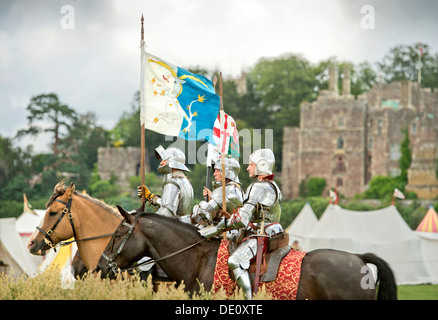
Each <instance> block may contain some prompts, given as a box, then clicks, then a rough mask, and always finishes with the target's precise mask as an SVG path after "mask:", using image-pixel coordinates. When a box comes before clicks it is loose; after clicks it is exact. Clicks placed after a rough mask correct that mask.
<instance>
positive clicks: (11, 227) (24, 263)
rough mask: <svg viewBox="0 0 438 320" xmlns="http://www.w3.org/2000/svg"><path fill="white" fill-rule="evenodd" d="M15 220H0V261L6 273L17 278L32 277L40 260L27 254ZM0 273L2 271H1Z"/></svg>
mask: <svg viewBox="0 0 438 320" xmlns="http://www.w3.org/2000/svg"><path fill="white" fill-rule="evenodd" d="M16 220H17V219H16V218H3V219H0V261H3V263H4V264H5V265H7V267H6V268H5V269H6V270H5V271H6V273H8V274H12V275H13V276H14V277H18V276H20V275H22V274H24V273H26V274H27V275H30V276H32V275H34V274H35V273H36V272H37V271H38V266H39V264H40V263H41V259H39V260H38V261H36V260H35V257H34V256H33V255H31V254H30V253H29V251H28V250H27V248H26V246H24V245H23V243H22V240H21V239H20V236H19V234H18V232H17V230H16ZM0 271H4V270H1V269H0Z"/></svg>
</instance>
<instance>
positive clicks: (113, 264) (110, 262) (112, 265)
mask: <svg viewBox="0 0 438 320" xmlns="http://www.w3.org/2000/svg"><path fill="white" fill-rule="evenodd" d="M139 217H140V215H138V216H137V217H135V220H134V223H133V224H132V225H131V224H129V223H127V222H126V221H125V220H123V221H122V222H121V224H122V225H124V226H125V227H129V230H128V232H127V233H126V234H125V238H124V239H123V240H122V242H121V243H120V245H119V247H118V248H117V250H116V252H114V253H113V254H112V256H111V258H109V257H108V256H107V255H106V254H105V252H102V257H103V258H104V259H105V260H106V262H107V264H108V266H109V267H110V268H111V270H112V271H113V272H114V274H117V273H118V267H117V263H116V262H115V261H114V260H115V259H116V258H117V256H118V255H119V254H120V252H122V250H123V248H124V247H125V245H126V243H127V242H128V239H129V237H130V236H131V234H132V231H133V230H134V227H135V224H136V223H137V220H138V218H139ZM117 229H118V228H117ZM114 236H115V233H114ZM114 236H113V238H112V239H111V240H112V241H111V240H110V243H114ZM108 245H109V243H108Z"/></svg>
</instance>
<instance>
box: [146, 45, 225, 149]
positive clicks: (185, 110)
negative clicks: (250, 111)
mask: <svg viewBox="0 0 438 320" xmlns="http://www.w3.org/2000/svg"><path fill="white" fill-rule="evenodd" d="M141 65H142V70H141V79H140V82H141V84H140V85H141V86H142V88H141V89H142V90H140V95H141V96H140V122H141V124H144V125H145V128H146V129H149V130H152V131H155V132H158V133H161V134H165V135H169V136H178V137H181V138H183V139H185V140H203V141H208V142H210V143H213V144H215V142H214V141H213V126H214V122H215V120H216V118H217V115H218V113H219V102H220V100H219V96H218V95H217V94H216V93H215V90H214V87H213V83H212V82H211V81H210V80H208V79H207V78H206V77H204V76H202V75H198V74H193V73H190V72H188V71H187V70H184V69H183V68H180V67H177V66H174V65H172V64H170V63H168V62H165V61H164V60H161V59H159V58H157V57H155V56H153V55H151V54H149V53H146V52H145V53H144V56H143V57H142V61H141ZM142 91H143V93H142Z"/></svg>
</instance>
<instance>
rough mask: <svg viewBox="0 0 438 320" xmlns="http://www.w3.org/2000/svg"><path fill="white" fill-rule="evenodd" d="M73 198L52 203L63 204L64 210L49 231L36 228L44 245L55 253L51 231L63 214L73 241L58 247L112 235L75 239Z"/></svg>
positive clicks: (63, 242)
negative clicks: (72, 211)
mask: <svg viewBox="0 0 438 320" xmlns="http://www.w3.org/2000/svg"><path fill="white" fill-rule="evenodd" d="M72 200H73V198H70V199H69V200H68V201H67V202H65V201H62V200H59V199H55V200H54V201H58V202H60V203H62V204H65V208H64V210H62V213H61V215H60V216H59V218H58V220H57V221H56V222H55V224H54V225H53V227H52V228H51V229H50V230H49V231H47V232H46V231H44V230H43V229H41V228H40V227H36V228H37V230H38V231H39V232H41V233H42V234H43V235H44V241H45V242H46V244H47V245H48V246H49V247H50V248H52V249H53V250H55V252H56V248H55V247H56V245H55V244H54V242H53V240H52V238H51V237H50V236H51V235H52V234H53V231H54V230H55V228H56V227H57V226H58V224H59V222H61V220H62V218H64V216H65V214H67V217H68V220H69V221H70V225H71V228H72V230H73V237H74V240H71V241H61V242H60V243H59V245H60V246H67V245H69V244H70V243H73V242H78V241H86V240H93V239H99V238H103V237H109V236H112V235H113V234H114V233H107V234H103V235H100V236H94V237H89V238H84V239H76V231H75V224H74V222H73V215H72V214H71V203H72Z"/></svg>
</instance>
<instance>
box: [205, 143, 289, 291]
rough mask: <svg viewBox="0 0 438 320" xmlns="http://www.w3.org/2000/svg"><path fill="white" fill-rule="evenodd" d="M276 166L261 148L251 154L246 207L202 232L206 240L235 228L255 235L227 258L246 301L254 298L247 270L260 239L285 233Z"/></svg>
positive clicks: (273, 160) (245, 200)
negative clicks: (260, 237) (275, 178)
mask: <svg viewBox="0 0 438 320" xmlns="http://www.w3.org/2000/svg"><path fill="white" fill-rule="evenodd" d="M274 164H275V156H274V153H273V152H272V150H270V149H259V150H257V151H255V152H254V153H252V154H251V155H250V157H249V165H248V168H247V171H248V173H249V176H250V177H251V178H254V179H255V180H254V182H253V183H251V185H250V186H249V187H248V188H247V190H246V192H245V195H244V200H243V206H242V207H241V208H239V209H238V211H237V212H235V213H233V214H232V215H231V217H229V218H225V217H223V218H222V220H221V221H220V222H219V224H218V225H217V226H212V227H208V228H203V229H201V230H199V233H200V234H201V235H202V236H204V237H206V238H211V237H214V236H216V235H219V234H221V233H222V232H224V231H227V230H233V229H242V228H247V229H248V230H249V231H250V233H251V235H252V236H250V237H249V238H248V239H247V240H246V241H244V242H242V243H241V244H240V245H239V246H238V247H237V249H236V250H235V251H234V252H233V254H232V255H231V256H230V257H229V259H228V266H229V267H230V269H231V270H232V271H233V273H234V276H235V279H236V282H237V284H238V286H239V287H240V288H241V289H242V290H243V293H244V295H245V298H246V299H252V288H251V280H250V277H249V273H248V269H249V266H250V262H251V261H252V260H253V259H254V258H256V256H257V254H258V251H257V243H258V241H257V237H259V236H263V237H274V236H276V235H278V234H280V233H283V232H284V231H283V228H282V227H281V225H280V223H279V222H280V215H281V205H280V202H281V191H280V189H279V187H278V185H277V184H276V183H275V181H274V175H273V168H274ZM260 254H261V253H260Z"/></svg>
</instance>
